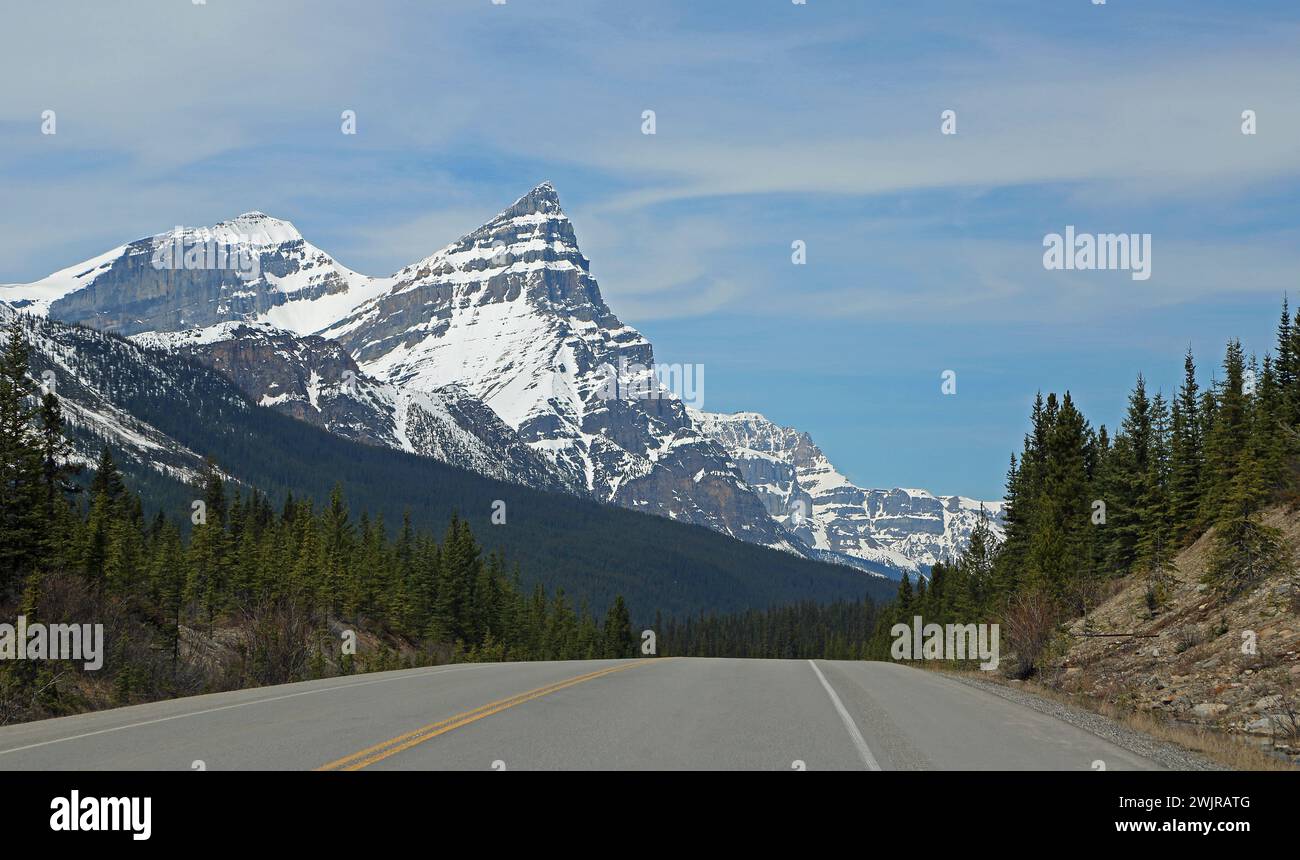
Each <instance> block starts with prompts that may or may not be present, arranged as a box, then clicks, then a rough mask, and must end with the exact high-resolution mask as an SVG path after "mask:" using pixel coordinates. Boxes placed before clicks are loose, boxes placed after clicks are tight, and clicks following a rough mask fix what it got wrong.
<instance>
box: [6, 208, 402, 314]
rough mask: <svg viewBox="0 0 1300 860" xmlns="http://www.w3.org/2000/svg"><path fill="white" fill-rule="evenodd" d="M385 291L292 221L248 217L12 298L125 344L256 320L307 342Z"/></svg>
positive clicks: (163, 240) (137, 249) (126, 250)
mask: <svg viewBox="0 0 1300 860" xmlns="http://www.w3.org/2000/svg"><path fill="white" fill-rule="evenodd" d="M385 287H386V282H385V281H384V280H383V279H377V278H368V277H366V276H365V275H360V274H358V273H356V272H353V271H352V270H350V269H348V268H346V267H344V266H342V265H341V264H339V263H338V262H337V261H335V260H334V259H333V258H331V257H330V256H329V255H328V254H326V253H325V252H324V251H322V250H320V249H319V248H317V247H315V246H314V245H311V244H310V243H308V242H307V241H306V240H304V239H303V237H302V236H301V235H300V234H299V233H298V231H297V230H296V229H295V228H294V226H293V225H292V224H290V223H289V222H287V221H280V220H278V219H275V218H271V217H270V216H268V215H265V214H263V213H261V212H249V213H246V214H244V215H241V216H239V217H238V218H234V219H232V220H230V221H223V222H222V223H220V224H217V225H216V226H214V227H201V228H196V229H188V230H186V229H182V230H179V231H173V232H169V233H160V234H158V235H156V236H152V237H150V238H147V239H140V240H138V241H135V242H132V243H130V244H128V245H124V246H122V247H120V248H117V249H115V250H114V251H110V252H109V253H108V254H105V255H103V256H101V257H98V258H96V259H95V260H92V261H90V262H89V263H87V264H83V266H74V267H72V268H70V269H65V270H63V271H62V272H56V273H55V274H53V275H51V276H50V277H48V278H45V279H44V280H42V281H38V282H37V283H36V284H30V285H25V289H23V288H10V289H9V290H8V292H9V293H10V296H11V298H10V299H9V301H10V302H11V304H14V305H15V306H16V307H18V308H19V309H23V310H29V311H44V312H47V313H48V314H49V315H50V316H52V317H54V318H55V319H59V320H63V321H65V322H75V323H79V324H81V325H86V326H90V327H92V328H97V329H100V330H101V331H109V332H114V333H116V334H121V335H131V334H136V333H139V332H148V331H163V332H170V331H183V330H186V329H191V328H203V327H207V326H211V325H214V324H216V323H221V322H226V321H232V320H237V321H251V320H257V319H263V320H268V321H270V322H272V323H274V324H276V325H278V326H281V327H283V328H287V329H290V330H293V331H299V332H302V333H309V332H311V331H314V330H315V329H316V328H319V327H321V326H323V325H325V324H327V323H328V322H332V321H333V320H334V319H337V317H338V315H339V314H342V313H346V312H347V311H348V310H349V309H350V308H352V307H353V306H355V305H356V304H357V303H359V302H361V301H363V300H364V299H366V298H368V297H370V296H371V295H374V294H375V293H376V292H378V291H380V290H382V289H384V288H385Z"/></svg>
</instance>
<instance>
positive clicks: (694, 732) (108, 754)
mask: <svg viewBox="0 0 1300 860" xmlns="http://www.w3.org/2000/svg"><path fill="white" fill-rule="evenodd" d="M1097 761H1103V762H1105V767H1106V769H1107V770H1134V769H1142V770H1154V769H1158V768H1157V765H1156V764H1155V763H1154V762H1151V761H1149V760H1147V759H1145V758H1143V757H1141V756H1138V755H1136V754H1134V753H1131V752H1128V751H1126V750H1124V749H1123V748H1121V747H1118V746H1116V745H1114V744H1112V743H1110V742H1108V741H1106V740H1103V739H1102V738H1100V737H1098V736H1096V735H1093V734H1091V733H1089V732H1086V731H1084V730H1083V729H1080V728H1076V727H1075V726H1072V725H1070V724H1068V723H1065V722H1063V721H1061V720H1058V719H1056V718H1055V717H1051V716H1048V715H1046V714H1043V713H1039V712H1038V711H1035V710H1031V709H1029V708H1026V707H1023V706H1021V705H1018V704H1016V703H1014V702H1011V701H1008V700H1006V699H1003V698H1001V697H999V696H995V695H993V694H991V693H988V692H985V691H983V690H979V689H976V688H973V687H971V686H969V685H966V684H962V683H960V682H958V681H954V680H952V679H950V678H945V677H942V676H940V675H936V674H934V673H930V672H923V671H920V670H916V669H910V668H907V667H903V666H897V665H894V664H886V663H861V662H841V661H833V660H817V661H808V660H723V659H687V658H657V659H649V660H626V661H619V660H595V661H573V662H559V663H498V664H471V665H456V666H439V667H434V668H428V669H410V670H404V671H400V672H384V673H378V674H373V675H358V676H352V677H348V678H332V679H328V680H324V681H309V682H306V683H301V684H288V685H285V686H280V687H265V688H261V689H256V690H242V691H238V692H233V693H218V694H214V695H208V696H196V697H192V698H187V699H179V700H175V701H170V702H158V703H154V704H149V705H138V706H134V707H129V708H118V709H115V710H111V711H101V712H99V713H93V714H82V715H79V716H74V717H63V718H60V719H54V720H43V721H41V722H36V723H27V724H22V725H16V726H8V727H5V728H0V769H3V770H192V769H196V768H199V767H202V768H204V769H207V770H249V769H256V770H311V769H322V768H323V769H329V770H359V769H363V768H364V769H367V770H390V769H394V770H397V769H405V770H443V769H462V770H488V769H492V768H495V769H498V770H605V769H638V770H639V769H674V770H675V769H681V770H701V769H704V770H796V769H805V768H806V769H807V770H901V769H940V770H954V769H955V770H1091V769H1094V762H1097ZM200 762H201V764H199V763H200Z"/></svg>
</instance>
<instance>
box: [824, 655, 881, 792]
mask: <svg viewBox="0 0 1300 860" xmlns="http://www.w3.org/2000/svg"><path fill="white" fill-rule="evenodd" d="M808 665H809V666H812V670H813V671H814V672H816V673H817V680H818V681H821V682H822V686H823V687H825V688H826V695H828V696H830V697H831V704H832V705H834V706H835V710H836V711H838V712H839V715H840V719H841V720H843V721H844V727H845V728H846V729H848V730H849V737H851V738H852V739H853V745H854V746H855V747H857V748H858V755H860V756H862V761H863V763H864V764H865V765H866V766H867V770H880V762H878V761H876V757H875V756H874V755H872V754H871V747H869V746H867V742H866V741H865V740H864V739H863V737H862V732H860V731H858V724H857V723H855V722H853V715H852V714H850V713H849V709H848V708H846V707H844V703H843V702H841V701H840V697H839V696H837V695H835V689H834V688H833V687H832V686H831V682H830V681H827V680H826V676H825V675H823V674H822V670H821V669H818V668H817V664H816V663H815V662H814V661H812V660H809V661H808Z"/></svg>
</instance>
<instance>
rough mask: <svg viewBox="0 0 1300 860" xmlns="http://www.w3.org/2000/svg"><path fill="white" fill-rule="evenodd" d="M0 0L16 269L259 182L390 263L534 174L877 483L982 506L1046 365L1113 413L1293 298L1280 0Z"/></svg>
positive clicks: (650, 307) (420, 249)
mask: <svg viewBox="0 0 1300 860" xmlns="http://www.w3.org/2000/svg"><path fill="white" fill-rule="evenodd" d="M15 6H16V4H15ZM128 9H129V10H130V11H129V13H128V11H127V10H128ZM5 18H6V20H5V24H6V31H7V33H6V35H7V37H8V38H7V39H6V51H5V52H4V53H3V54H2V55H0V76H2V78H3V80H4V84H3V85H0V201H2V202H3V206H0V231H2V234H3V236H4V237H5V239H4V241H3V242H0V281H7V282H20V281H28V280H34V279H36V278H39V277H41V276H43V275H45V274H47V273H49V272H51V271H54V270H56V269H59V268H62V267H64V266H67V265H71V264H72V263H74V262H77V261H79V260H82V259H86V258H88V257H91V256H93V255H95V254H97V253H100V252H102V251H104V250H107V249H108V248H111V247H113V246H114V245H116V244H119V243H121V242H123V241H126V240H129V239H133V238H136V237H139V236H144V235H150V234H153V233H156V232H160V231H163V230H166V229H169V228H171V227H172V226H174V225H176V224H185V225H198V224H209V223H213V222H215V221H218V220H222V219H224V218H229V217H232V216H233V215H236V214H238V213H240V212H244V211H247V210H251V209H261V210H264V211H267V212H270V213H271V214H273V215H276V216H278V217H281V218H286V219H288V220H291V221H293V222H294V223H295V224H296V225H297V226H298V228H299V229H300V230H301V231H302V232H303V233H304V234H305V235H306V236H307V238H308V239H309V240H311V241H312V242H314V243H315V244H317V245H319V246H321V247H322V248H324V249H326V250H327V251H329V252H330V253H332V254H334V255H335V256H336V257H338V258H339V259H340V260H341V261H342V262H344V263H345V264H347V265H349V266H351V267H352V268H355V269H358V270H360V271H364V272H368V273H371V274H387V273H389V272H392V271H394V270H396V269H398V268H399V267H401V266H402V265H405V264H406V263H409V262H411V261H413V260H416V259H419V258H420V257H423V256H425V255H427V254H429V253H431V252H432V251H433V250H436V249H437V248H439V247H441V246H442V245H444V244H446V243H448V242H450V241H452V240H454V239H455V238H457V237H458V236H459V235H461V234H462V233H465V232H467V231H469V230H470V229H472V228H473V227H475V226H477V225H478V224H479V223H481V222H483V221H484V220H486V219H487V218H489V217H491V216H492V215H493V214H495V213H496V212H497V211H499V210H500V209H502V208H504V207H505V206H506V205H508V204H509V203H510V202H511V201H513V200H514V199H515V198H516V197H518V196H519V195H521V194H523V193H525V192H526V191H527V190H529V189H530V188H531V187H533V186H534V185H536V184H537V183H538V182H540V181H542V180H551V181H553V182H554V183H555V185H556V186H557V187H558V189H559V191H560V195H561V198H562V200H563V202H564V204H565V207H566V209H567V210H568V211H569V214H570V216H571V217H572V218H573V220H574V222H575V226H576V229H577V231H578V237H579V240H580V241H581V243H582V246H583V250H584V252H585V253H586V254H587V256H588V257H589V258H590V259H591V260H592V269H593V272H594V273H595V275H596V276H597V277H598V278H599V280H600V283H601V287H602V290H603V292H604V294H605V298H606V300H607V301H608V302H609V304H610V306H611V307H612V308H613V309H614V311H615V312H616V313H618V314H619V316H620V317H621V318H622V319H623V320H624V321H626V322H628V323H629V324H631V325H634V326H636V327H638V328H640V329H641V330H642V331H644V332H645V333H646V334H647V335H648V336H649V337H650V338H651V340H652V341H653V342H654V343H655V344H656V354H657V358H658V360H660V361H663V362H682V363H688V362H689V363H700V364H703V365H704V367H705V404H704V405H705V407H706V408H707V409H709V410H714V411H736V410H754V411H761V412H763V413H765V414H766V415H768V416H769V417H770V418H772V419H773V420H776V421H778V422H780V423H783V424H789V425H793V426H797V427H799V428H801V429H804V430H807V431H809V432H810V433H811V434H812V435H813V437H814V438H815V439H816V441H817V442H818V443H819V444H820V445H821V446H822V448H823V449H824V450H826V452H827V453H828V454H829V456H830V457H831V459H832V460H833V461H834V462H835V463H836V464H837V465H838V466H839V467H840V469H841V470H842V471H844V472H845V473H846V474H848V475H849V477H850V478H852V479H853V480H854V481H856V482H857V483H859V484H862V485H865V486H909V487H925V488H928V489H931V490H934V491H935V492H940V493H962V494H965V495H973V496H979V497H984V498H993V497H998V496H999V495H1000V494H1001V492H1002V479H1003V475H1004V473H1005V470H1006V465H1007V458H1008V456H1009V454H1010V453H1011V452H1012V451H1013V450H1015V449H1017V448H1018V447H1019V440H1020V438H1021V435H1022V433H1023V432H1024V427H1025V421H1026V414H1027V410H1028V406H1029V403H1030V402H1031V401H1032V399H1033V396H1034V392H1035V391H1037V390H1039V389H1043V390H1062V389H1065V388H1069V389H1071V390H1072V391H1073V392H1074V394H1075V396H1076V398H1077V399H1078V400H1079V402H1080V403H1081V405H1082V406H1083V408H1084V409H1085V411H1086V413H1087V414H1088V415H1089V417H1090V418H1091V419H1092V421H1093V422H1094V423H1106V424H1108V425H1113V424H1115V423H1116V421H1117V419H1118V417H1119V415H1120V413H1121V411H1122V409H1123V404H1124V399H1125V396H1126V393H1127V390H1128V388H1129V387H1130V386H1131V384H1132V381H1133V378H1134V377H1135V376H1136V374H1137V373H1138V372H1139V371H1142V372H1144V373H1145V374H1146V375H1147V377H1148V379H1149V380H1150V381H1151V383H1152V384H1153V385H1154V386H1156V387H1163V388H1165V389H1166V390H1168V389H1170V388H1171V387H1172V386H1173V385H1175V384H1176V382H1177V380H1178V378H1179V376H1180V372H1181V356H1182V353H1183V351H1184V350H1185V349H1186V348H1187V347H1188V346H1189V345H1190V346H1191V347H1192V348H1193V349H1194V351H1195V352H1196V354H1197V356H1198V357H1199V358H1200V360H1201V364H1202V367H1203V370H1204V375H1205V376H1206V377H1207V378H1208V375H1209V372H1210V370H1211V366H1212V365H1213V364H1214V363H1216V362H1217V361H1218V360H1219V358H1220V357H1221V355H1222V349H1223V344H1224V342H1225V341H1226V340H1227V339H1228V338H1230V337H1241V338H1242V339H1243V341H1244V342H1245V344H1246V347H1247V349H1248V350H1255V351H1258V352H1259V353H1261V354H1262V353H1263V352H1264V351H1266V350H1267V349H1268V348H1269V347H1270V345H1271V332H1272V328H1273V326H1274V324H1275V321H1276V316H1277V310H1278V305H1279V302H1280V299H1281V296H1282V294H1283V292H1284V291H1286V290H1290V291H1291V293H1292V295H1293V298H1296V299H1300V295H1298V294H1300V277H1298V275H1300V225H1298V224H1297V218H1296V216H1297V211H1298V209H1300V203H1297V201H1298V200H1300V194H1298V193H1297V192H1298V191H1300V143H1298V142H1300V85H1298V84H1297V82H1300V7H1297V5H1296V4H1295V3H1294V2H1292V0H1286V2H1282V0H1277V2H1269V0H1263V2H1252V3H1250V4H1233V3H1223V2H1196V0H1168V2H1162V0H1148V1H1147V2H1142V3H1138V2H1134V0H1109V2H1108V3H1106V4H1104V5H1093V3H1092V2H1091V0H1052V2H1050V3H1048V2H1041V0H1033V2H984V3H970V2H964V0H961V2H956V0H955V2H924V0H915V2H909V3H905V4H904V3H886V2H863V0H808V2H807V4H806V5H795V4H792V3H789V2H786V0H751V2H723V0H713V2H708V3H701V2H655V3H649V2H643V0H637V2H632V1H631V0H629V2H615V0H607V2H596V0H589V2H579V0H544V2H543V0H508V2H507V3H505V4H504V5H494V4H492V3H491V2H490V0H458V2H451V0H446V2H440V1H439V0H432V1H431V2H430V1H429V0H426V2H382V0H376V2H370V3H356V2H346V3H344V2H329V0H313V2H289V0H277V2H275V3H254V2H243V0H208V2H207V3H206V4H204V5H193V4H192V3H190V2H187V0H139V2H133V3H130V4H100V3H94V4H91V3H63V2H46V3H33V4H29V5H28V6H27V7H26V8H14V7H11V8H10V9H8V10H6V14H5ZM949 109H951V110H954V111H956V114H957V134H956V135H952V136H945V135H942V134H940V114H941V112H942V111H944V110H949ZM1247 109H1249V110H1254V111H1255V112H1256V116H1257V122H1258V133H1257V134H1255V135H1249V136H1248V135H1243V134H1241V128H1240V127H1241V113H1242V111H1243V110H1247ZM44 110H54V111H56V115H57V122H58V126H57V134H55V135H53V136H48V135H42V134H40V124H41V113H42V111H44ZM343 110H354V111H356V114H357V125H358V133H357V134H356V135H355V136H344V135H342V134H341V133H340V130H339V126H340V113H341V112H342V111H343ZM644 110H654V111H655V112H656V116H657V134H655V135H653V136H647V135H643V134H642V133H641V124H642V121H641V115H642V112H643V111H644ZM1067 224H1069V225H1075V226H1076V227H1077V229H1078V230H1079V231H1084V232H1095V233H1104V232H1125V233H1150V234H1151V236H1152V246H1153V250H1152V257H1153V259H1152V276H1151V278H1150V279H1149V280H1146V281H1134V280H1132V279H1131V278H1130V277H1129V276H1128V274H1127V273H1124V272H1101V273H1093V272H1058V271H1046V270H1045V269H1044V268H1043V265H1042V253H1043V249H1042V241H1043V237H1044V235H1045V234H1047V233H1050V232H1061V231H1063V230H1064V228H1065V226H1066V225H1067ZM795 240H802V241H804V242H806V243H807V247H808V264H807V265H806V266H794V265H792V263H791V260H790V246H791V243H792V242H793V241H795ZM944 370H953V371H955V372H956V374H957V394H956V395H955V396H944V395H942V394H941V392H940V375H941V373H942V372H943V371H944Z"/></svg>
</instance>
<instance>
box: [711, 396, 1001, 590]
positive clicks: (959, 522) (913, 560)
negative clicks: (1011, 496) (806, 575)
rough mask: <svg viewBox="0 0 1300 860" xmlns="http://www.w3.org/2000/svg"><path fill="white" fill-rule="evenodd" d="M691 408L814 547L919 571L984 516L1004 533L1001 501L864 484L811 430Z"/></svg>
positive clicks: (752, 415) (953, 550)
mask: <svg viewBox="0 0 1300 860" xmlns="http://www.w3.org/2000/svg"><path fill="white" fill-rule="evenodd" d="M690 412H691V418H692V419H693V420H694V421H695V423H696V424H697V425H698V426H700V427H702V428H703V429H704V431H705V432H706V433H708V434H709V435H710V436H712V437H713V438H715V439H717V440H718V442H720V443H721V444H722V445H723V446H724V447H726V448H727V450H728V451H729V452H730V453H731V456H732V458H733V460H735V462H736V463H737V464H738V466H739V468H740V471H741V474H742V475H743V476H744V478H745V480H746V482H747V483H748V484H749V485H750V486H751V487H753V488H754V489H755V490H756V491H757V492H758V494H759V495H760V496H761V497H762V499H763V502H764V504H765V506H766V507H767V510H768V513H769V514H770V515H771V516H772V518H773V519H775V520H776V521H777V522H780V523H781V524H782V525H784V526H785V527H786V528H788V529H789V530H790V531H792V532H793V533H794V534H796V535H798V536H799V538H800V539H801V540H803V541H804V542H805V543H806V544H808V545H809V546H812V547H815V548H817V549H820V550H827V551H830V552H833V553H838V554H842V555H848V556H852V557H854V558H860V559H864V560H867V561H873V562H878V563H881V564H886V565H889V566H890V567H893V568H895V569H898V570H905V571H908V572H911V573H918V572H920V571H921V570H922V569H923V568H928V567H929V566H931V565H933V564H935V563H936V562H939V561H953V560H955V559H956V558H957V556H958V555H960V554H961V552H962V551H963V550H964V549H965V548H966V546H967V545H968V544H969V541H970V533H971V531H972V530H973V529H974V528H975V526H976V524H977V523H978V522H979V520H980V518H981V516H984V517H986V518H987V522H988V526H989V528H990V530H991V531H992V532H993V534H994V536H995V537H996V538H997V539H998V540H1001V539H1002V538H1003V537H1004V533H1003V528H1002V512H1003V504H1002V502H1001V501H983V502H982V501H979V500H976V499H968V498H965V497H963V496H935V495H933V494H932V493H929V492H927V491H925V490H917V489H901V488H895V489H887V490H886V489H877V490H868V489H863V488H861V487H858V486H855V485H854V484H853V483H852V482H851V481H849V479H848V478H846V477H845V476H844V475H842V474H840V473H839V471H838V470H836V468H835V466H834V465H833V464H832V463H831V462H830V460H829V459H828V458H827V457H826V455H825V454H824V453H823V452H822V450H821V449H820V448H818V447H817V445H816V444H815V443H814V442H813V440H812V437H810V436H809V435H808V434H807V433H803V432H801V431H799V430H795V429H793V428H790V427H782V426H780V425H778V424H776V423H774V422H772V421H769V420H768V419H767V418H765V417H764V416H762V415H761V414H759V413H757V412H738V413H735V414H732V415H723V414H718V413H709V412H699V411H696V410H690ZM981 512H982V513H981Z"/></svg>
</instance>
